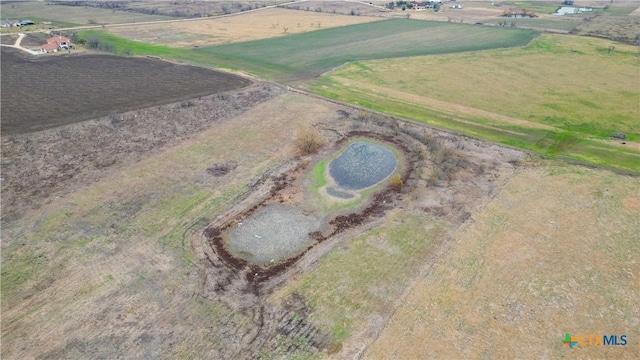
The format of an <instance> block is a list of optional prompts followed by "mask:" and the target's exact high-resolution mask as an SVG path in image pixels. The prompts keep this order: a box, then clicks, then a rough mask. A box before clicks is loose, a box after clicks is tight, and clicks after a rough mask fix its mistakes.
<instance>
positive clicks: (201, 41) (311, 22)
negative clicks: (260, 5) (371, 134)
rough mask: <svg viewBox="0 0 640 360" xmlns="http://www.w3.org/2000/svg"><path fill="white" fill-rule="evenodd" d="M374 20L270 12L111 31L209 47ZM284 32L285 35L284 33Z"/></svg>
mask: <svg viewBox="0 0 640 360" xmlns="http://www.w3.org/2000/svg"><path fill="white" fill-rule="evenodd" d="M378 20H380V18H377V17H366V16H347V15H336V14H327V13H318V12H312V11H295V10H287V9H280V8H272V9H266V10H261V11H257V12H252V13H247V14H242V15H238V16H231V17H223V18H216V19H203V20H198V21H187V22H175V23H168V24H150V25H132V26H123V27H115V28H110V29H109V30H108V31H109V33H111V34H113V35H116V36H119V37H122V38H125V39H130V40H136V41H141V42H145V43H149V44H156V45H166V46H172V47H188V48H191V47H194V46H211V45H218V44H224V43H232V42H242V41H250V40H259V39H266V38H271V37H277V36H285V35H289V34H297V33H302V32H309V31H314V30H319V29H328V28H332V27H336V26H345V25H352V24H360V23H365V22H370V21H378ZM284 28H286V29H287V31H286V32H285V31H284Z"/></svg>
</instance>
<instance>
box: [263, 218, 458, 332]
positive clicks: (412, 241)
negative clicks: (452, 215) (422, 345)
mask: <svg viewBox="0 0 640 360" xmlns="http://www.w3.org/2000/svg"><path fill="white" fill-rule="evenodd" d="M450 226H451V225H450V224H448V223H447V222H443V221H436V220H434V219H432V218H429V216H426V215H424V214H413V215H410V214H408V213H406V212H400V213H397V214H395V216H392V217H390V218H389V220H388V222H387V223H386V224H384V225H383V226H381V227H379V228H376V229H374V230H372V231H369V232H367V233H366V234H365V235H363V236H360V237H358V238H355V239H351V240H349V241H348V243H347V244H345V245H344V246H341V247H340V248H339V249H335V250H334V251H332V252H331V253H329V254H328V255H327V256H325V257H324V258H323V259H322V260H321V261H320V262H319V264H318V266H316V267H315V268H314V270H313V271H311V272H309V273H308V274H305V275H304V276H303V277H301V278H300V279H299V280H298V281H295V282H293V283H292V284H290V285H289V286H287V287H286V288H285V289H283V290H282V291H280V292H278V293H276V294H274V295H273V298H274V299H278V298H280V297H283V296H286V295H288V294H291V293H294V292H295V293H298V294H300V295H302V296H304V298H305V299H306V300H307V302H308V303H309V306H310V307H311V309H312V311H313V319H314V321H316V322H317V323H319V324H320V325H321V326H322V327H323V328H324V329H325V330H326V331H327V332H329V333H330V334H331V337H332V341H333V342H334V343H342V342H344V341H345V340H347V339H348V338H349V337H353V336H356V335H357V334H358V331H362V329H363V328H366V327H368V326H371V325H372V324H375V323H376V322H379V321H380V319H379V318H378V317H379V316H381V315H382V314H384V313H386V312H387V310H388V309H389V307H390V306H392V305H393V303H394V302H395V301H396V299H397V298H398V297H399V296H400V295H401V294H402V292H403V291H404V290H405V288H406V283H405V282H404V279H407V278H412V277H413V276H412V274H415V273H416V272H417V271H418V270H419V269H420V267H421V265H422V264H423V261H424V259H425V258H427V257H429V255H431V254H433V252H434V251H435V249H436V248H437V247H438V246H439V245H440V244H441V242H442V240H443V238H444V235H445V234H446V232H447V230H448V229H449V228H450Z"/></svg>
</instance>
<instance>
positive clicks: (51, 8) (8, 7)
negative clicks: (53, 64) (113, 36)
mask: <svg viewBox="0 0 640 360" xmlns="http://www.w3.org/2000/svg"><path fill="white" fill-rule="evenodd" d="M0 12H1V13H2V18H3V19H15V20H23V19H29V20H33V21H36V22H44V21H48V22H51V23H52V24H51V25H56V26H59V27H70V26H80V25H89V24H91V23H90V22H89V20H93V21H95V22H96V23H98V24H121V23H129V22H144V21H157V20H169V19H175V18H172V17H168V16H159V15H146V14H138V13H131V12H124V11H115V12H114V11H112V10H109V9H99V8H94V7H84V6H62V5H49V3H47V2H44V1H20V2H3V3H2V4H0Z"/></svg>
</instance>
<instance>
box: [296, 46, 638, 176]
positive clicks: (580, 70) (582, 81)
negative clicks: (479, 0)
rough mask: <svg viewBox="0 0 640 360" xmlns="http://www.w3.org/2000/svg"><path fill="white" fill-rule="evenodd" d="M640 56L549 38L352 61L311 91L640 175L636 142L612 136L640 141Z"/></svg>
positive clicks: (633, 50)
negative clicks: (446, 52) (507, 47)
mask: <svg viewBox="0 0 640 360" xmlns="http://www.w3.org/2000/svg"><path fill="white" fill-rule="evenodd" d="M612 44H615V50H614V51H612V52H611V53H608V50H607V49H608V46H610V45H612ZM639 60H640V58H639V57H638V54H637V49H636V48H634V47H633V46H627V45H624V44H619V43H612V42H610V41H606V40H600V39H591V38H581V37H569V36H559V35H544V36H541V37H540V38H538V39H537V40H535V41H533V42H532V43H531V44H530V45H528V46H526V47H524V48H519V49H510V50H500V51H485V52H477V53H470V54H454V55H443V56H429V57H415V58H411V59H402V60H380V61H371V62H355V63H350V64H347V65H345V66H343V67H341V68H338V69H337V70H335V71H334V72H332V73H330V74H327V75H326V76H323V77H321V78H320V79H318V80H315V81H312V82H311V83H310V85H309V87H310V89H312V90H313V91H315V92H317V93H319V94H322V95H325V96H329V97H333V98H337V99H340V100H344V101H348V102H352V103H356V104H358V105H362V106H366V107H370V108H373V109H376V110H379V111H384V112H389V113H393V114H397V115H401V116H405V117H408V118H412V119H415V120H418V121H423V122H426V123H430V124H434V125H438V126H442V127H447V128H451V129H454V130H457V131H462V132H465V133H468V134H470V135H474V136H480V137H485V138H489V139H491V140H494V141H498V142H501V143H504V144H508V145H513V146H517V147H522V148H525V149H531V150H535V151H539V152H542V153H544V154H547V155H550V156H562V157H569V158H574V159H579V160H583V161H587V162H592V163H597V164H602V165H608V166H613V167H618V168H623V169H630V170H634V171H639V170H640V161H639V159H640V151H639V150H640V148H639V147H638V146H637V143H629V144H628V145H627V146H622V145H620V144H619V143H613V142H610V141H609V140H608V139H609V138H610V136H611V135H612V134H613V133H615V132H623V133H625V134H626V135H627V137H628V138H629V140H630V141H632V142H637V141H638V140H640V124H639V123H638V121H637V119H638V118H640V108H638V102H639V101H640V91H639V89H638V83H637V77H636V76H634V75H633V74H637V73H638V70H639V68H640V67H639V65H640V62H639ZM487 89H490V91H487Z"/></svg>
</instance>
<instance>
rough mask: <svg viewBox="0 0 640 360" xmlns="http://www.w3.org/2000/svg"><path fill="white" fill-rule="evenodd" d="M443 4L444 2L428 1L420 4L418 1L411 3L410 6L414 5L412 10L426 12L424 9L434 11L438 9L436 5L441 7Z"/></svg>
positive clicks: (438, 0) (440, 0) (437, 0)
mask: <svg viewBox="0 0 640 360" xmlns="http://www.w3.org/2000/svg"><path fill="white" fill-rule="evenodd" d="M441 3H442V0H427V1H423V2H418V1H411V2H410V4H411V5H412V9H413V10H424V9H433V8H435V7H436V5H440V4H441Z"/></svg>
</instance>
